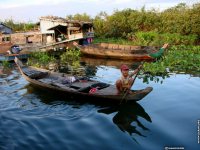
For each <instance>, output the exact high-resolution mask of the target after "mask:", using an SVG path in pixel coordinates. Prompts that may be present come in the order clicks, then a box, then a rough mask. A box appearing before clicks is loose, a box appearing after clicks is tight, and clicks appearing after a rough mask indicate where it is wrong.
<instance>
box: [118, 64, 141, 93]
mask: <svg viewBox="0 0 200 150" xmlns="http://www.w3.org/2000/svg"><path fill="white" fill-rule="evenodd" d="M141 67H142V65H140V66H139V67H138V68H137V69H135V70H134V72H132V73H130V74H129V67H128V66H127V65H122V66H121V73H122V76H121V78H120V79H118V80H117V81H116V88H117V94H121V93H125V92H126V91H127V90H128V91H129V93H131V91H130V89H131V87H132V85H133V82H134V79H133V78H132V76H134V75H136V74H137V72H138V71H139V70H140V68H141Z"/></svg>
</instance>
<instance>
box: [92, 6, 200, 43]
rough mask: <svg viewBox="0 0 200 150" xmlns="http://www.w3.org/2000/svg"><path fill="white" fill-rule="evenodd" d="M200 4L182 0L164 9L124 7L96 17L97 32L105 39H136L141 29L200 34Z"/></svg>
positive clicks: (143, 30) (163, 32) (164, 32)
mask: <svg viewBox="0 0 200 150" xmlns="http://www.w3.org/2000/svg"><path fill="white" fill-rule="evenodd" d="M199 15H200V3H197V4H195V5H193V6H192V7H189V6H187V5H186V4H184V3H180V4H178V5H177V6H175V7H172V8H169V9H167V10H165V11H163V12H159V11H156V10H154V9H152V10H148V11H147V10H145V8H142V9H141V10H132V9H124V10H122V11H115V12H114V13H113V14H112V15H110V16H109V15H107V14H106V13H105V12H101V13H99V14H98V15H97V16H96V17H95V19H94V20H93V23H94V27H95V35H96V36H97V37H103V38H105V37H106V38H109V37H112V38H113V37H114V38H124V39H129V40H134V39H135V38H136V37H135V36H139V35H136V33H138V32H156V33H157V34H166V33H170V34H178V35H197V36H198V37H200V28H199V26H200V20H199V17H198V16H199Z"/></svg>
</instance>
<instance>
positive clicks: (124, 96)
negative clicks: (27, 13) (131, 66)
mask: <svg viewBox="0 0 200 150" xmlns="http://www.w3.org/2000/svg"><path fill="white" fill-rule="evenodd" d="M143 64H144V62H142V63H141V66H143ZM141 68H142V67H140V68H137V69H138V71H137V73H136V75H135V77H134V78H133V82H132V84H131V87H132V86H133V83H134V82H135V79H136V77H137V75H138V74H139V72H140V69H141ZM128 93H129V90H126V92H125V93H124V95H123V97H122V100H121V103H122V102H123V100H124V99H125V98H126V96H127V94H128Z"/></svg>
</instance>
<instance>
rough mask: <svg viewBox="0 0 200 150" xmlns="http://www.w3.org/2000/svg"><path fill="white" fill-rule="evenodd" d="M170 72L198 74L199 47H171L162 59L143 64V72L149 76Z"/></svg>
mask: <svg viewBox="0 0 200 150" xmlns="http://www.w3.org/2000/svg"><path fill="white" fill-rule="evenodd" d="M166 68H168V69H169V71H170V72H184V73H191V74H192V73H194V74H196V73H200V46H185V45H179V46H171V47H170V48H168V51H167V54H166V55H164V57H163V58H162V59H160V60H158V61H156V62H153V63H145V64H144V70H145V72H149V73H150V74H151V75H165V74H167V73H168V69H166Z"/></svg>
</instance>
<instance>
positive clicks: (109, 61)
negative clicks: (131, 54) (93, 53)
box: [80, 57, 141, 69]
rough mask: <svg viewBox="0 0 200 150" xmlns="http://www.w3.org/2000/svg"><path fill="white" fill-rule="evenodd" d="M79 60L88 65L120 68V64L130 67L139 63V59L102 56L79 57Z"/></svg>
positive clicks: (135, 66)
mask: <svg viewBox="0 0 200 150" xmlns="http://www.w3.org/2000/svg"><path fill="white" fill-rule="evenodd" d="M80 62H81V63H82V64H83V63H85V64H86V65H88V66H102V65H103V66H114V67H117V68H120V67H121V65H122V64H126V65H127V66H129V67H130V68H132V69H135V68H137V66H138V65H139V64H140V63H141V62H140V61H126V60H115V59H102V58H98V59H97V58H91V57H80Z"/></svg>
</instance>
